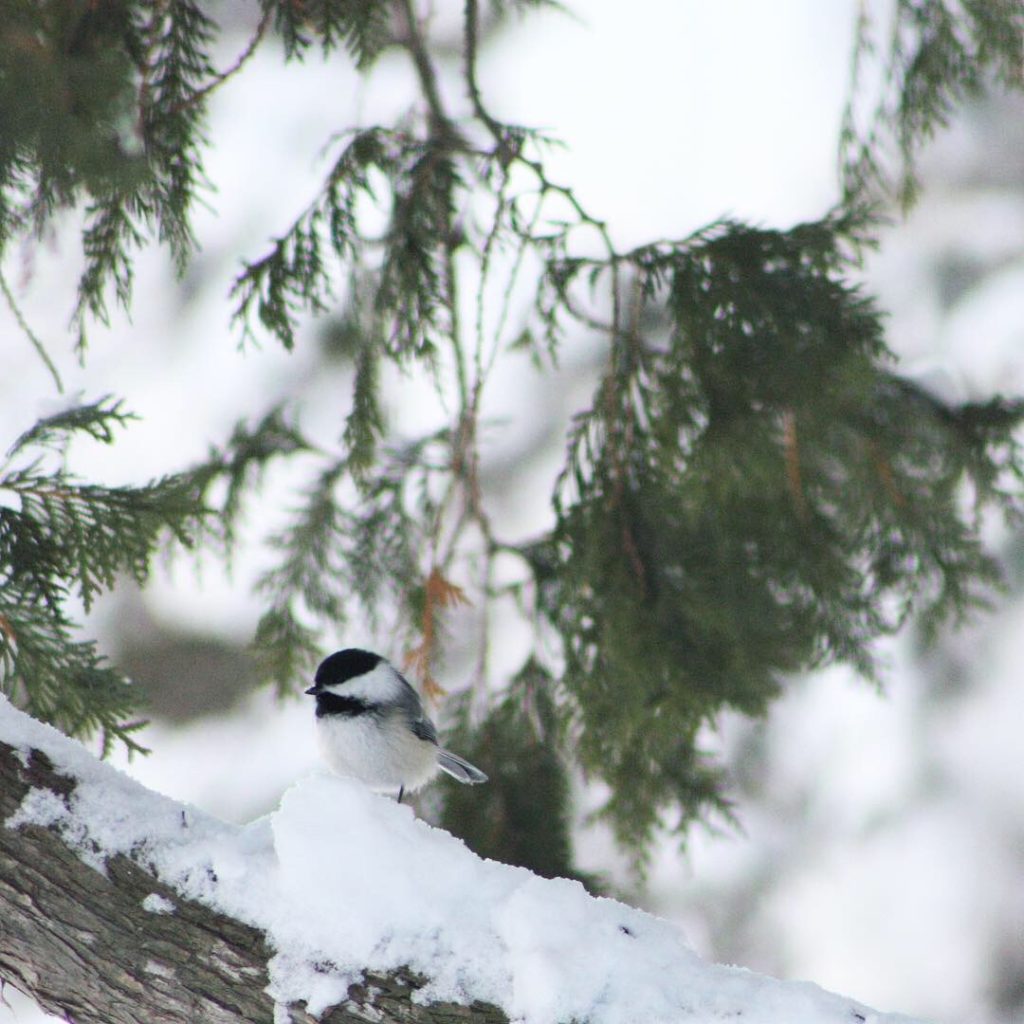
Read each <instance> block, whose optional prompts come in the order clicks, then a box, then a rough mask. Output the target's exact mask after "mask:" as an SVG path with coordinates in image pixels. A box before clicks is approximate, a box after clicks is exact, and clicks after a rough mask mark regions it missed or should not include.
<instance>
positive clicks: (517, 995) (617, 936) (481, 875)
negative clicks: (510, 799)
mask: <svg viewBox="0 0 1024 1024" xmlns="http://www.w3.org/2000/svg"><path fill="white" fill-rule="evenodd" d="M0 740H3V741H4V742H5V743H7V744H9V745H11V746H13V747H14V748H15V752H16V756H19V757H20V758H24V756H25V754H26V753H27V751H28V750H30V749H38V750H41V751H43V752H44V753H45V754H46V755H47V756H48V757H49V758H50V759H51V760H52V761H53V763H54V765H55V766H56V768H57V770H58V771H60V772H61V773H63V774H67V775H70V776H73V777H74V778H75V779H76V780H77V784H76V786H75V789H74V791H73V792H72V794H71V795H70V797H68V798H67V799H66V800H65V798H62V797H59V796H57V795H56V794H54V793H51V792H49V791H46V790H41V789H33V790H30V791H29V793H28V794H27V795H26V796H25V799H24V800H23V802H22V804H21V806H20V807H19V809H18V811H17V812H16V813H15V814H14V815H13V816H12V817H11V818H10V819H8V820H7V821H6V822H5V823H4V825H5V827H8V828H17V827H19V826H21V825H24V824H27V823H35V824H39V825H43V826H45V827H48V828H51V829H54V830H56V831H58V832H59V833H60V834H61V835H62V837H63V838H64V840H65V841H66V842H67V843H68V845H69V846H70V847H71V848H72V849H74V850H75V851H76V852H77V853H78V855H79V856H80V857H81V858H82V859H83V860H84V861H85V862H86V863H87V864H89V865H90V866H92V867H94V868H96V869H97V870H103V865H104V861H105V859H106V858H108V857H110V856H112V855H114V854H118V853H120V854H124V855H126V856H129V857H130V858H131V859H132V860H134V861H135V862H137V863H139V864H141V865H143V866H145V867H146V868H148V869H149V870H150V871H152V872H153V873H154V875H155V876H156V877H157V878H158V879H159V880H160V881H161V882H162V883H164V884H165V885H168V886H170V887H171V888H173V889H174V890H176V891H177V892H178V893H179V894H180V895H181V896H182V897H183V898H186V899H191V900H196V901H198V902H200V903H203V904H206V905H207V906H209V907H211V908H213V909H215V910H218V911H220V912H223V913H226V914H229V915H231V916H232V917H235V918H237V919H239V920H241V921H244V922H247V923H249V924H252V925H255V926H257V927H259V928H261V929H263V930H265V931H266V933H267V935H268V937H269V940H270V944H271V946H272V948H273V950H274V955H273V957H272V959H271V960H270V962H269V965H268V969H269V977H270V985H269V987H268V992H269V994H270V995H271V996H272V997H273V998H274V999H275V1001H276V1002H277V1003H278V1005H279V1007H280V1008H283V1007H284V1006H285V1005H286V1004H290V1003H293V1002H298V1001H303V1002H305V1003H306V1004H307V1006H308V1009H309V1010H310V1011H311V1012H312V1013H314V1014H320V1013H322V1012H323V1011H325V1010H326V1009H328V1008H329V1007H331V1006H333V1005H335V1004H337V1003H339V1002H343V1001H344V1000H345V998H346V995H347V991H348V986H349V985H350V984H351V983H353V982H355V981H357V980H359V979H360V978H361V977H362V974H363V971H364V969H365V970H370V971H374V972H380V973H386V972H389V971H392V970H395V969H397V968H399V967H408V968H410V969H411V970H412V971H414V972H415V973H417V974H421V975H423V976H424V977H425V978H427V979H428V980H427V984H426V986H425V987H424V988H423V989H421V990H419V991H418V992H417V994H416V998H417V999H418V1000H422V1001H435V1000H436V1001H452V1002H457V1003H463V1004H468V1003H470V1002H472V1001H474V1000H482V1001H485V1002H490V1003H494V1004H496V1005H498V1006H500V1007H502V1008H503V1009H504V1011H505V1012H506V1013H507V1014H508V1016H509V1018H510V1019H511V1020H513V1021H519V1022H522V1024H555V1022H558V1021H565V1020H571V1019H576V1020H587V1021H589V1022H592V1024H625V1022H634V1021H644V1022H645V1024H657V1022H658V1021H670V1020H671V1021H686V1020H688V1021H710V1020H720V1019H722V1018H726V1017H739V1016H742V1017H743V1018H744V1019H745V1020H746V1021H748V1022H750V1024H794V1022H802V1024H831V1022H842V1024H851V1022H860V1021H863V1022H870V1024H882V1022H885V1021H888V1022H893V1024H895V1022H896V1021H898V1020H907V1019H908V1018H899V1017H897V1016H894V1015H886V1014H880V1013H876V1012H875V1011H872V1010H870V1009H868V1008H867V1007H865V1006H863V1005H861V1004H859V1003H856V1002H854V1001H852V1000H849V999H845V998H843V997H841V996H837V995H833V994H831V993H828V992H826V991H824V990H823V989H821V988H819V987H818V986H816V985H813V984H810V983H807V982H791V981H785V982H784V981H777V980H775V979H772V978H769V977H766V976H763V975H758V974H754V973H752V972H750V971H746V970H743V969H742V968H738V967H727V966H718V965H712V964H708V963H706V962H704V961H703V960H701V959H700V958H699V957H698V956H697V955H696V954H695V953H694V952H693V951H692V950H691V949H690V948H689V946H688V944H687V942H686V940H685V938H684V937H683V934H682V932H681V931H680V930H679V929H678V928H677V927H676V926H675V925H673V924H671V923H669V922H667V921H664V920H661V919H659V918H656V917H653V916H651V915H649V914H646V913H643V912H642V911H639V910H635V909H632V908H629V907H627V906H625V905H624V904H621V903H618V902H616V901H614V900H610V899H598V898H594V897H591V896H590V895H588V894H587V893H586V892H585V890H584V889H583V887H582V886H581V885H580V884H579V883H577V882H573V881H567V880H565V879H555V880H547V879H542V878H539V877H538V876H536V875H534V874H532V873H531V872H529V871H527V870H525V869H523V868H516V867H510V866H508V865H504V864H499V863H497V862H495V861H487V860H482V859H481V858H479V857H477V856H476V855H475V854H473V853H472V852H471V851H470V850H469V849H468V848H467V847H466V846H465V845H464V844H463V843H462V842H461V841H460V840H458V839H456V838H454V837H453V836H451V835H449V834H448V833H447V832H444V831H442V830H440V829H437V828H433V827H431V826H430V825H428V824H426V823H425V822H423V821H420V820H418V819H417V818H416V817H415V815H414V813H413V811H412V809H411V808H410V807H408V806H403V805H399V804H396V803H395V802H394V801H392V800H390V799H389V798H387V797H383V796H378V795H376V794H374V793H372V792H370V791H369V790H368V789H366V788H364V787H362V786H361V785H360V784H358V783H356V782H354V781H352V780H347V779H342V778H337V777H334V776H330V775H327V774H322V773H315V774H312V775H308V776H306V777H304V778H302V779H300V780H299V781H297V782H295V783H294V784H293V785H292V786H291V787H290V788H289V789H288V790H287V791H286V792H285V794H284V796H283V798H282V800H281V802H280V805H279V806H278V808H277V809H276V810H275V811H273V812H272V813H270V814H268V815H265V816H264V817H262V818H258V819H256V820H255V821H253V822H251V823H249V824H248V825H244V826H240V827H239V826H235V825H229V824H226V823H224V822H221V821H218V820H217V819H215V818H213V817H211V816H209V815H207V814H204V813H202V812H201V811H198V810H196V809H195V808H191V807H186V806H185V805H183V804H180V803H178V802H177V801H174V800H171V799H169V798H167V797H164V796H161V795H159V794H157V793H154V792H152V791H150V790H147V789H146V788H145V787H143V786H142V785H140V784H139V783H137V782H135V781H134V780H132V779H129V778H128V777H127V776H125V775H124V774H122V773H121V772H119V771H118V770H117V769H115V768H113V767H111V766H110V765H108V764H104V763H102V762H100V761H98V760H96V759H95V758H93V757H92V755H91V754H89V753H88V752H87V751H86V750H85V749H84V748H83V747H82V746H81V745H80V744H79V743H77V742H75V741H73V740H69V739H68V738H67V737H65V736H63V735H61V734H60V733H58V732H57V731H56V730H54V729H52V728H50V727H49V726H46V725H43V724H41V723H39V722H36V721H34V720H33V719H31V718H30V717H28V716H27V715H25V714H23V713H22V712H20V711H18V710H16V709H15V708H14V707H13V706H12V705H11V704H10V703H9V702H7V701H6V700H5V699H3V698H0ZM143 905H144V906H145V907H146V909H147V910H150V911H152V912H154V913H166V912H169V911H172V910H173V909H174V907H173V903H172V902H171V901H170V900H167V899H166V898H165V897H161V896H160V895H159V894H156V893H153V894H150V895H149V896H147V897H146V899H145V901H144V904H143ZM325 965H326V967H325ZM275 1016H276V1018H278V1019H282V1020H283V1019H285V1015H284V1014H283V1012H278V1013H276V1015H275Z"/></svg>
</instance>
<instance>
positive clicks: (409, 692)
mask: <svg viewBox="0 0 1024 1024" xmlns="http://www.w3.org/2000/svg"><path fill="white" fill-rule="evenodd" d="M395 675H397V676H398V678H399V679H400V680H401V681H402V684H403V685H402V687H401V694H400V696H399V697H398V704H399V706H400V707H401V709H402V711H403V713H404V714H405V716H406V720H407V721H408V723H409V728H410V729H411V730H412V732H413V735H415V736H417V737H419V739H421V740H425V741H426V742H427V743H435V744H436V743H437V728H436V726H435V725H434V723H433V722H432V721H431V720H430V719H429V718H428V717H427V713H426V712H425V711H424V710H423V704H422V702H421V701H420V697H419V694H418V693H417V692H416V691H415V690H414V689H413V688H412V686H411V685H410V683H409V680H408V679H406V678H405V676H403V675H402V673H401V672H396V673H395Z"/></svg>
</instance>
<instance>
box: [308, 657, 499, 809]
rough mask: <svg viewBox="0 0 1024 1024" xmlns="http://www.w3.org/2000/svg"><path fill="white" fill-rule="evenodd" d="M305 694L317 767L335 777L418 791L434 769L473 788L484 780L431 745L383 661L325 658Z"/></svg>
mask: <svg viewBox="0 0 1024 1024" xmlns="http://www.w3.org/2000/svg"><path fill="white" fill-rule="evenodd" d="M314 680H315V681H314V683H313V685H312V686H311V687H310V688H309V689H308V690H306V693H307V694H309V695H311V696H313V697H316V732H317V740H318V742H319V744H320V751H321V753H322V754H323V756H324V760H325V761H326V762H327V763H328V764H329V765H330V766H331V768H333V769H334V770H335V771H336V772H337V773H338V774H339V775H347V776H349V777H351V778H354V779H359V780H360V782H365V783H366V784H367V785H368V786H370V787H371V788H372V789H377V790H386V791H390V790H393V789H397V790H398V802H399V803H401V802H402V796H403V795H404V794H405V792H406V791H408V792H410V793H412V792H415V791H416V790H418V789H421V788H422V787H423V786H425V785H426V784H427V783H428V782H429V781H430V780H431V779H432V778H433V777H434V776H435V775H436V774H437V771H438V769H439V768H440V769H441V770H442V771H445V772H447V773H448V774H449V775H450V776H451V777H452V778H453V779H458V780H459V782H465V783H469V784H470V785H475V784H476V783H478V782H486V781H487V776H486V775H485V774H484V773H483V772H482V771H480V769H479V768H475V767H474V766H473V765H471V764H470V763H469V762H468V761H466V760H465V759H463V758H461V757H459V755H458V754H453V753H452V752H451V751H450V750H445V749H444V748H443V747H442V746H440V745H439V744H438V742H437V729H436V728H435V727H434V723H433V722H432V721H431V720H430V719H429V718H428V717H427V713H426V712H425V711H424V710H423V705H422V703H421V702H420V698H419V696H418V694H417V693H416V691H415V690H414V689H413V688H412V687H411V686H410V685H409V683H408V681H407V680H406V679H405V677H404V676H403V675H402V674H401V673H400V672H399V671H398V670H397V669H396V668H395V667H394V666H393V665H392V664H391V663H390V662H389V661H388V660H387V659H386V658H382V657H381V656H380V655H379V654H373V653H371V652H370V651H361V650H359V649H357V648H348V649H347V650H344V651H336V652H335V653H334V654H332V655H330V657H328V658H325V659H324V660H323V661H322V662H321V663H320V667H319V668H318V669H317V670H316V676H315V677H314Z"/></svg>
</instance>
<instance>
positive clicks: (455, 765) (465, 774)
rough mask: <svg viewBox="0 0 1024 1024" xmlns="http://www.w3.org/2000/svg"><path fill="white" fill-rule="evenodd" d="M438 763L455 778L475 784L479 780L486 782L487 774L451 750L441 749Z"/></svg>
mask: <svg viewBox="0 0 1024 1024" xmlns="http://www.w3.org/2000/svg"><path fill="white" fill-rule="evenodd" d="M437 763H438V764H439V765H440V766H441V770H442V771H446V772H447V773H448V774H449V775H450V776H451V777H452V778H453V779H458V780H459V782H466V783H468V784H469V785H471V786H475V785H476V784H477V783H478V782H486V781H487V776H486V775H484V773H483V772H482V771H480V769H479V768H476V767H475V766H474V765H471V764H470V763H469V762H468V761H467V760H466V759H465V758H463V757H459V755H458V754H453V753H452V752H451V751H450V750H440V751H438V755H437Z"/></svg>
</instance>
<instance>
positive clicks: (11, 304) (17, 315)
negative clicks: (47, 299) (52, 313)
mask: <svg viewBox="0 0 1024 1024" xmlns="http://www.w3.org/2000/svg"><path fill="white" fill-rule="evenodd" d="M0 290H2V291H3V293H4V299H6V301H7V307H8V309H10V311H11V313H12V314H13V315H14V319H15V320H16V321H17V323H18V327H19V328H20V329H21V333H22V334H24V335H25V337H26V338H28V340H29V342H30V343H31V345H32V347H33V348H34V349H35V350H36V354H37V355H38V356H39V358H40V359H41V360H42V361H43V365H44V366H45V367H46V369H47V371H48V372H49V374H50V376H51V377H52V378H53V383H54V386H55V387H56V388H57V392H58V393H59V394H63V393H64V382H63V381H62V380H61V379H60V374H59V373H58V372H57V367H56V366H55V365H54V362H53V360H52V359H51V358H50V353H49V352H47V351H46V346H45V345H44V344H43V343H42V341H40V340H39V336H38V335H37V334H36V333H35V331H33V330H32V328H31V327H30V326H29V324H28V321H27V320H26V319H25V317H24V315H23V314H22V312H21V307H20V306H19V305H18V303H17V301H16V300H15V298H14V294H13V293H12V292H11V287H10V285H9V284H8V283H7V277H6V275H5V274H4V273H3V271H0Z"/></svg>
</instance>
